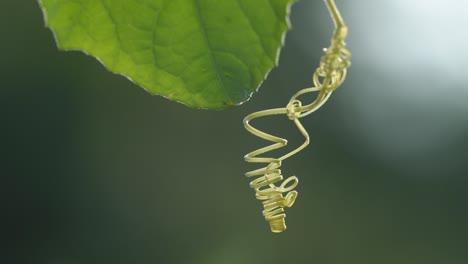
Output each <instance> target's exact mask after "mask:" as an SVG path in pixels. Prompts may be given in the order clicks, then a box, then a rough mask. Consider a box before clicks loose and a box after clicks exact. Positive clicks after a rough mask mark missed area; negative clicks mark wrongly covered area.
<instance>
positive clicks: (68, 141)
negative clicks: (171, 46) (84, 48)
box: [0, 0, 468, 264]
mask: <svg viewBox="0 0 468 264" xmlns="http://www.w3.org/2000/svg"><path fill="white" fill-rule="evenodd" d="M338 5H339V6H340V7H341V9H342V13H343V16H344V17H345V20H346V21H347V23H348V24H349V27H350V36H349V41H348V45H349V48H350V50H352V52H353V56H354V57H353V59H352V63H353V65H352V67H351V69H350V72H349V77H348V79H347V80H346V82H345V83H344V85H343V86H342V87H340V89H339V90H338V91H336V93H335V94H334V95H333V97H332V98H331V100H330V101H329V102H328V103H327V104H326V105H325V106H324V107H323V108H322V109H321V110H320V111H319V112H317V113H316V114H314V115H312V116H310V117H308V118H305V119H304V120H303V123H304V126H305V127H306V128H307V129H308V130H309V132H310V135H311V140H312V142H311V144H310V146H309V147H308V148H307V149H306V150H305V151H303V152H301V153H300V154H299V155H297V156H295V157H293V158H291V159H289V160H287V161H286V162H285V163H284V166H283V172H284V175H285V176H289V175H292V174H294V175H297V176H298V177H299V179H300V185H299V187H298V191H299V197H298V200H297V201H296V204H295V205H294V206H293V207H292V208H291V209H288V210H287V215H288V217H287V224H288V230H287V231H286V232H284V233H282V234H280V235H278V234H272V233H270V231H269V227H268V223H266V222H265V221H264V219H263V217H262V215H261V205H260V203H259V201H257V200H255V198H254V193H253V191H252V190H251V189H250V188H249V185H248V180H247V179H246V178H245V177H244V176H243V174H244V173H245V171H247V170H249V169H253V168H255V167H252V166H249V164H246V163H245V162H244V161H243V155H244V154H245V153H247V152H249V151H251V150H253V149H254V148H256V147H260V146H263V145H264V144H265V142H263V141H261V140H260V139H257V138H256V137H254V136H252V135H250V134H248V133H247V132H246V131H245V130H244V128H243V126H242V119H243V117H244V116H246V115H247V114H249V113H251V112H253V111H257V110H261V109H266V108H269V107H279V106H284V105H285V104H286V103H287V101H288V100H289V98H290V96H291V95H292V94H293V93H294V92H295V91H297V90H299V89H301V88H304V87H308V86H310V85H311V75H312V73H313V71H314V69H315V68H316V67H317V64H318V61H319V59H320V56H321V55H322V52H321V51H322V48H324V47H326V46H328V43H329V39H330V36H331V33H332V30H333V26H332V23H331V20H330V18H329V17H328V13H327V10H326V8H325V5H324V4H323V2H322V1H307V0H302V1H300V2H299V3H297V4H295V5H294V6H293V7H292V18H291V20H292V24H293V30H292V31H290V33H288V35H287V38H286V46H285V48H284V49H283V51H282V53H281V57H280V65H279V67H277V68H275V69H274V70H273V71H272V72H271V74H270V75H269V76H268V79H267V81H265V82H264V84H263V85H262V87H261V89H260V91H259V92H258V93H257V94H255V95H254V96H253V98H252V99H251V100H250V101H249V102H247V103H245V104H244V105H242V106H241V107H237V108H235V109H232V110H226V111H205V110H194V109H190V108H187V107H185V106H183V105H182V104H179V103H174V102H170V101H168V100H166V99H164V98H162V97H158V96H150V95H149V94H147V93H146V92H144V91H143V90H142V89H140V88H139V87H137V86H135V85H134V84H132V83H130V82H129V81H127V80H126V79H125V78H123V77H121V76H117V75H114V74H111V73H109V72H108V71H106V70H105V69H104V68H103V66H102V65H101V64H99V63H98V62H97V61H96V60H95V59H93V58H91V57H88V56H85V55H83V54H82V53H79V52H61V51H58V50H57V48H56V46H55V43H54V40H53V37H52V34H51V32H50V31H49V30H48V29H46V28H45V27H44V22H43V18H42V14H41V11H40V9H39V7H38V4H37V3H36V1H14V0H6V1H2V2H1V3H0V30H1V31H0V36H1V42H0V58H1V59H0V74H1V78H0V155H1V156H0V164H1V167H0V168H1V169H0V174H1V183H0V191H1V192H0V198H1V200H0V205H1V208H0V209H1V211H0V219H1V220H0V231H1V233H0V242H1V244H2V246H1V247H0V248H1V249H0V250H1V251H0V253H1V254H0V262H1V263H5V264H16V263H35V264H42V263H44V264H85V263H86V264H89V263H99V264H105V263H113V264H117V263H124V264H130V263H141V264H146V263H193V264H211V263H213V264H220V263H227V264H231V263H236V264H237V263H243V264H250V263H252V264H253V263H255V264H258V263H270V264H274V263H321V264H328V263H330V264H342V263H347V264H353V263H356V264H358V263H359V264H367V263H368V264H371V263H372V264H374V263H379V264H387V263H388V264H390V263H391V264H394V263H399V264H410V263H411V264H419V263H421V264H442V263H443V264H465V263H468V227H467V223H468V211H467V210H468V205H467V202H468V192H467V188H468V137H467V135H468V115H467V114H468V104H466V102H467V101H468V74H467V70H466V69H467V66H468V52H467V51H466V47H467V46H468V32H467V31H466V28H465V26H466V25H467V24H468V17H467V16H466V14H465V12H466V10H467V8H468V3H466V2H464V1H458V0H446V1H435V0H426V1H419V0H410V1H408V0H393V1H368V0H354V1H338ZM258 124H259V125H261V127H262V128H264V129H265V130H267V131H272V132H275V133H278V134H281V135H285V137H286V138H288V139H290V142H291V145H292V146H295V145H297V144H300V143H301V137H300V134H298V132H297V131H296V130H295V128H294V126H293V125H292V124H291V123H290V122H288V121H287V120H286V118H279V117H278V119H274V118H272V119H269V120H265V121H262V122H258Z"/></svg>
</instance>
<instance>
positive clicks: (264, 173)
mask: <svg viewBox="0 0 468 264" xmlns="http://www.w3.org/2000/svg"><path fill="white" fill-rule="evenodd" d="M325 2H326V4H327V7H328V10H329V12H330V15H331V17H332V19H333V22H334V24H335V28H336V29H335V32H334V34H333V37H332V39H331V44H330V47H329V48H327V49H325V50H324V52H325V54H324V55H323V56H322V58H321V60H320V65H319V67H318V68H317V69H316V70H315V72H314V75H313V78H312V80H313V84H314V86H313V87H311V88H305V89H302V90H300V91H299V92H297V93H296V94H294V95H293V96H292V97H291V99H290V100H289V103H288V104H287V105H286V107H284V108H275V109H269V110H263V111H259V112H255V113H252V114H250V115H248V116H246V117H245V118H244V126H245V128H246V129H247V131H249V132H250V133H252V134H253V135H255V136H257V137H260V138H262V139H265V140H267V141H270V142H273V144H271V145H268V146H266V147H263V148H260V149H257V150H255V151H252V152H250V153H248V154H247V155H245V160H246V161H247V162H251V163H264V164H267V165H266V166H265V167H262V168H260V169H256V170H253V171H249V172H247V173H246V174H245V176H247V177H248V178H251V177H257V176H258V178H256V179H254V180H252V181H251V182H250V187H251V188H253V189H254V190H255V192H256V198H257V199H258V200H260V201H262V204H263V209H264V210H263V215H264V217H265V220H267V221H268V222H269V223H270V227H271V231H272V232H275V233H280V232H282V231H284V230H286V222H285V218H286V214H285V213H284V208H285V207H291V206H292V205H293V204H294V201H295V200H296V197H297V195H298V193H297V191H295V190H294V188H295V187H296V186H297V184H298V183H299V180H298V178H297V177H296V176H290V177H288V178H287V179H286V180H284V181H283V175H282V174H281V170H280V167H281V163H282V161H284V160H285V159H287V158H289V157H291V156H293V155H294V154H296V153H298V152H299V151H301V150H302V149H304V148H305V147H306V146H307V145H308V144H309V141H310V139H309V134H308V133H307V131H306V130H305V128H304V127H303V126H302V124H301V122H300V121H299V119H300V118H302V117H304V116H307V115H309V114H311V113H313V112H315V111H316V110H317V109H319V108H320V107H321V106H322V105H323V104H325V102H326V101H327V100H328V98H329V97H330V95H331V94H332V93H333V91H335V90H336V89H337V88H338V87H339V86H340V85H341V84H342V83H343V81H344V80H345V78H346V69H347V68H348V67H349V66H350V58H351V52H349V50H347V49H346V47H345V40H346V37H347V35H348V28H347V26H346V25H345V23H344V22H343V19H342V18H341V15H340V12H339V10H338V8H337V7H336V4H335V2H334V0H325ZM313 92H318V95H317V97H316V99H315V100H314V101H312V102H311V103H310V104H307V105H302V102H301V101H300V100H298V98H299V97H300V96H301V95H303V94H307V93H313ZM271 115H287V117H288V118H289V119H290V120H292V121H293V122H294V124H295V125H296V127H297V128H298V129H299V131H300V132H301V134H302V135H303V136H304V138H305V141H304V143H302V145H300V146H299V147H298V148H296V149H294V150H292V151H291V152H288V153H286V154H284V155H283V156H281V157H278V158H274V157H265V156H261V155H262V154H265V153H267V152H270V151H273V150H276V149H279V148H282V147H284V146H286V144H287V140H286V139H284V138H280V137H277V136H274V135H271V134H268V133H266V132H263V131H261V130H259V129H257V128H254V127H253V126H252V125H251V124H250V121H252V120H254V119H257V118H260V117H265V116H271ZM281 181H283V182H282V183H280V182H281Z"/></svg>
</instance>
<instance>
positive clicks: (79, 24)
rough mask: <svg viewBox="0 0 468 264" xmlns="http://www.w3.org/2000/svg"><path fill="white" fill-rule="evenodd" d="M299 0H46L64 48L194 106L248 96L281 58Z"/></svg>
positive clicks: (220, 105)
mask: <svg viewBox="0 0 468 264" xmlns="http://www.w3.org/2000/svg"><path fill="white" fill-rule="evenodd" d="M292 1H293V0H132V1H129V0H39V2H40V5H41V6H42V9H43V13H44V17H45V20H46V25H47V26H48V27H50V28H51V30H52V31H53V32H54V35H55V38H56V41H57V45H58V47H59V48H60V49H63V50H81V51H83V52H85V53H87V54H89V55H92V56H94V57H96V58H97V59H98V60H99V61H100V62H102V63H103V64H104V65H105V66H106V67H107V68H108V69H109V70H110V71H111V72H114V73H118V74H121V75H123V76H126V77H127V78H128V79H130V80H132V81H133V82H135V83H136V84H138V85H140V86H141V87H143V88H144V89H146V90H147V91H148V92H150V93H151V94H158V95H162V96H164V97H167V98H169V99H170V100H174V101H177V102H181V103H184V104H186V105H188V106H191V107H196V108H207V109H223V108H229V107H232V106H236V105H239V104H241V103H243V102H245V101H247V100H248V99H249V98H250V96H251V95H252V93H253V92H255V91H256V90H257V88H258V87H259V85H260V84H261V82H262V81H263V80H264V78H265V77H266V75H267V73H268V72H269V70H270V69H271V68H272V67H273V66H275V64H276V62H277V58H278V56H279V52H278V51H279V48H280V47H281V45H282V41H283V36H284V33H285V32H286V31H287V29H288V22H287V21H288V13H289V12H288V10H289V5H290V4H291V2H292Z"/></svg>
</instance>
